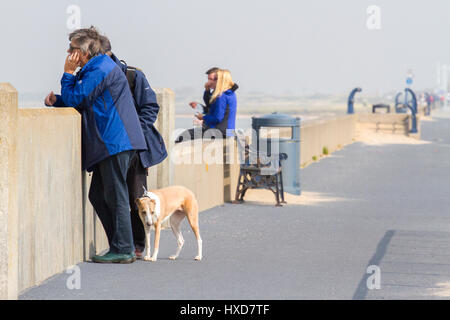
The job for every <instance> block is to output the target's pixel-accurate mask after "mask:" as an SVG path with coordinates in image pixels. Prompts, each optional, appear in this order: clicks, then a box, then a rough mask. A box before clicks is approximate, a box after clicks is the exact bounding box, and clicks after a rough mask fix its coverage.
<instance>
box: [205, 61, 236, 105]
mask: <svg viewBox="0 0 450 320" xmlns="http://www.w3.org/2000/svg"><path fill="white" fill-rule="evenodd" d="M233 86H234V82H233V79H232V78H231V73H230V71H229V70H224V69H219V70H218V71H217V84H216V89H215V90H214V92H213V94H212V96H211V99H210V101H209V103H213V102H214V101H215V100H216V99H217V98H218V97H220V96H221V95H222V93H224V92H225V91H227V90H229V89H231V88H233Z"/></svg>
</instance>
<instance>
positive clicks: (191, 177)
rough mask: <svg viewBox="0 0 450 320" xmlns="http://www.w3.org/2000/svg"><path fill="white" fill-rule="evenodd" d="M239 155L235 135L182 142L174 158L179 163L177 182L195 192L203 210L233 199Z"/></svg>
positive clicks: (175, 173)
mask: <svg viewBox="0 0 450 320" xmlns="http://www.w3.org/2000/svg"><path fill="white" fill-rule="evenodd" d="M227 154H228V155H229V157H230V160H229V161H227V160H226V155H227ZM237 157H238V153H237V145H236V142H235V141H234V140H233V139H226V140H216V141H209V142H203V143H202V141H201V140H194V141H187V142H182V143H179V144H177V145H176V147H175V148H174V152H173V154H172V159H171V160H172V162H174V163H175V164H174V166H175V170H174V176H175V178H174V184H175V185H181V186H185V187H187V188H189V189H190V190H192V192H194V194H195V196H196V197H197V201H198V203H199V210H200V211H204V210H207V209H210V208H213V207H215V206H218V205H222V204H223V203H224V202H230V201H231V200H232V199H234V193H235V188H236V185H237V179H238V176H239V162H238V161H237Z"/></svg>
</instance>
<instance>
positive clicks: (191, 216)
mask: <svg viewBox="0 0 450 320" xmlns="http://www.w3.org/2000/svg"><path fill="white" fill-rule="evenodd" d="M192 209H193V210H192V211H188V212H186V217H187V219H188V221H189V224H190V225H191V228H192V231H194V235H195V238H196V239H197V246H198V254H197V256H196V257H195V258H194V259H195V260H197V261H200V260H202V250H203V248H202V238H201V237H200V230H199V227H198V210H197V206H196V205H194V206H193V208H192Z"/></svg>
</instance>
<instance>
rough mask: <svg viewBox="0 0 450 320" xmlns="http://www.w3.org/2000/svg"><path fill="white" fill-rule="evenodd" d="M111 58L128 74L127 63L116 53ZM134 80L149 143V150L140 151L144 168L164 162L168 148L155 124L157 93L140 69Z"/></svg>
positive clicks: (157, 108)
mask: <svg viewBox="0 0 450 320" xmlns="http://www.w3.org/2000/svg"><path fill="white" fill-rule="evenodd" d="M111 58H112V60H113V61H114V62H115V63H116V64H117V65H118V66H119V67H120V68H121V70H122V71H123V72H124V73H125V74H126V72H127V65H126V64H125V63H122V62H121V61H120V60H119V59H117V57H116V56H115V55H114V54H113V55H112V56H111ZM134 82H135V87H134V92H132V94H133V98H134V106H135V108H136V112H137V114H138V116H139V120H140V122H141V127H142V131H143V133H144V138H145V142H146V145H147V150H144V151H140V152H139V157H140V159H141V163H142V166H143V167H144V168H148V167H151V166H154V165H156V164H158V163H160V162H162V161H163V160H164V159H165V158H167V150H166V146H165V144H164V140H163V138H162V136H161V135H160V134H159V132H158V130H157V129H156V128H155V126H154V123H155V121H156V118H157V117H158V112H159V105H158V103H157V101H156V94H155V92H154V91H153V90H152V88H151V87H150V84H149V83H148V81H147V79H146V77H145V75H144V73H143V72H142V71H140V70H139V69H135V79H134Z"/></svg>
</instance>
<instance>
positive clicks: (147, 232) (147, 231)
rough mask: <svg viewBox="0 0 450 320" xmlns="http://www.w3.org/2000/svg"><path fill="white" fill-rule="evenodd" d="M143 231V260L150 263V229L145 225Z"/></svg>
mask: <svg viewBox="0 0 450 320" xmlns="http://www.w3.org/2000/svg"><path fill="white" fill-rule="evenodd" d="M144 229H145V250H144V252H145V256H144V260H145V261H150V259H151V254H150V235H151V229H150V227H149V226H147V225H145V226H144Z"/></svg>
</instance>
